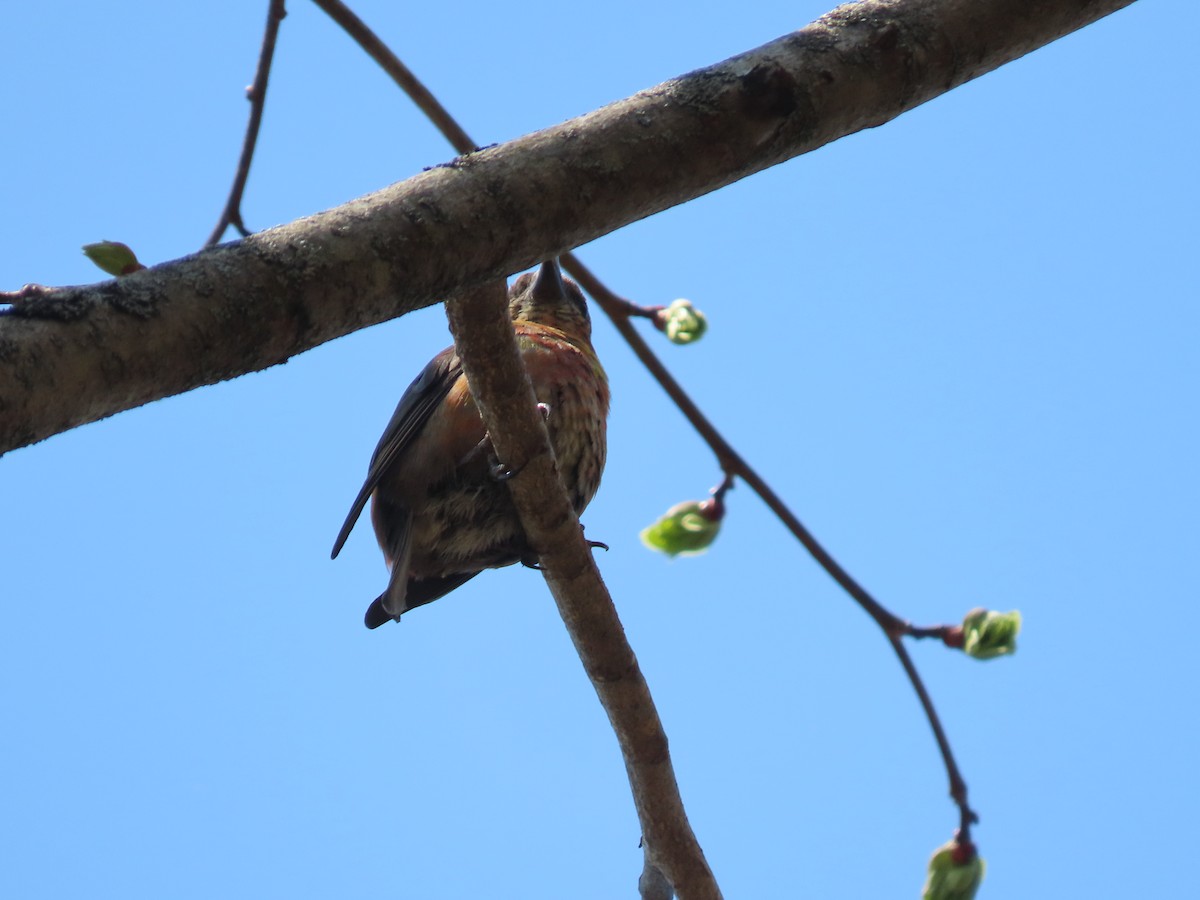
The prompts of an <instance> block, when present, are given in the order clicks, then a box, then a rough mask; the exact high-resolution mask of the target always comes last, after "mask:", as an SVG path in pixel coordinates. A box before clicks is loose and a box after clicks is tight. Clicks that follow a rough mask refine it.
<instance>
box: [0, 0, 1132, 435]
mask: <svg viewBox="0 0 1200 900" xmlns="http://www.w3.org/2000/svg"><path fill="white" fill-rule="evenodd" d="M1131 2H1132V0H1043V2H1041V3H1038V4H1036V5H1031V4H1029V3H1028V2H1026V0H865V2H861V3H853V4H848V5H846V6H842V7H839V8H838V9H836V10H834V11H833V12H831V13H829V14H827V15H826V16H824V17H822V18H821V19H819V20H818V21H816V22H814V23H813V24H811V25H809V26H808V27H806V28H804V29H802V30H801V31H798V32H795V33H794V34H790V35H787V36H786V37H783V38H780V39H779V40H777V41H774V42H772V43H770V44H767V45H765V46H763V47H760V48H759V49H757V50H753V51H751V52H749V53H746V54H743V55H741V56H737V57H734V58H733V59H730V60H727V61H726V62H724V63H721V64H719V65H716V66H712V67H710V68H707V69H701V70H699V71H696V72H692V73H690V74H688V75H685V76H682V77H680V78H677V79H674V80H671V81H668V82H665V83H664V84H661V85H659V86H658V87H655V88H651V89H650V90H647V91H643V92H641V93H638V94H635V95H634V96H633V97H630V98H628V99H626V100H622V101H619V102H617V103H614V104H612V105H610V106H607V107H605V108H603V109H601V110H598V111H596V112H593V113H589V114H588V115H585V116H581V117H580V118H577V119H573V120H571V121H568V122H565V123H563V124H562V125H558V126H556V127H554V128H549V129H546V130H545V131H540V132H537V133H535V134H532V135H527V136H526V137H523V138H519V139H518V140H515V141H512V142H510V143H508V144H504V145H502V146H499V147H494V148H490V149H487V150H483V151H480V152H477V153H472V154H469V155H467V156H464V157H460V158H459V159H458V160H456V161H454V162H453V163H451V164H450V165H448V166H445V167H439V168H435V169H433V170H431V171H428V172H424V173H422V174H421V175H418V176H416V177H415V178H411V179H409V180H407V181H404V182H401V183H399V184H396V185H393V186H392V187H389V188H386V189H385V190H382V191H379V192H377V193H375V194H372V195H370V196H368V197H365V198H362V199H360V200H357V201H354V202H352V203H349V204H346V205H344V206H341V207H338V208H336V209H334V210H330V211H328V212H325V213H321V214H319V215H316V216H312V217H310V218H307V219H303V220H301V221H299V222H295V223H292V224H290V225H286V226H282V227H279V228H275V229H271V230H270V231H267V232H264V233H262V234H259V235H253V236H251V237H249V238H246V239H245V240H242V241H239V242H236V243H234V244H230V245H224V246H221V247H216V248H213V249H212V250H208V251H204V252H202V253H200V254H197V255H195V256H192V257H188V258H185V259H182V260H178V261H176V262H173V263H168V264H165V265H162V266H157V267H154V268H151V269H148V270H146V271H144V272H139V273H137V274H135V275H130V276H127V277H125V278H122V279H121V280H119V281H115V282H105V283H102V284H99V285H93V286H88V287H76V288H64V289H60V290H53V291H38V290H32V291H25V292H20V293H18V294H12V295H8V296H7V297H5V296H2V295H0V302H10V303H13V304H14V306H13V310H12V312H11V313H10V314H9V315H6V316H3V317H0V452H4V451H7V450H9V449H12V448H14V447H19V446H23V445H25V444H29V443H33V442H35V441H38V440H41V439H43V438H45V437H48V436H49V435H51V434H55V433H57V432H60V431H64V430H66V429H68V428H72V427H75V426H77V425H82V424H84V423H86V422H91V421H95V420H96V419H101V418H104V417H105V416H109V415H112V414H113V413H115V412H119V411H121V410H124V409H129V408H131V407H134V406H139V405H141V404H143V403H147V402H149V401H151V400H155V399H158V398H160V397H166V396H170V395H172V394H177V393H181V392H183V391H186V390H190V389H192V388H195V387H199V386H200V385H204V384H211V383H213V382H216V381H221V380H223V379H226V378H231V377H234V376H236V375H240V374H244V373H246V372H251V371H257V370H259V369H263V368H266V367H268V366H271V365H275V364H277V363H280V362H283V361H285V360H286V359H288V358H289V357H291V356H292V355H294V354H296V353H300V352H302V351H304V350H307V349H310V348H312V347H314V346H316V345H318V344H321V343H323V342H325V341H328V340H331V339H333V338H335V337H340V336H341V335H344V334H347V333H349V332H351V331H353V330H356V329H358V328H363V327H365V326H367V325H372V324H376V323H378V322H382V321H384V320H386V319H389V318H392V317H394V316H397V315H401V314H403V313H405V312H408V311H410V310H412V309H414V308H417V307H420V306H426V305H429V304H430V303H433V302H435V301H437V300H439V299H443V298H444V297H445V296H447V295H448V294H451V293H454V292H455V291H457V290H460V289H462V288H467V287H471V286H473V285H478V284H480V283H482V282H483V281H486V280H489V279H494V278H499V277H501V276H504V275H507V274H510V273H512V272H514V271H517V270H519V269H522V268H525V267H527V266H529V265H531V264H532V263H534V262H536V261H537V260H539V259H543V258H545V257H547V256H550V255H554V254H557V253H559V252H561V251H563V250H566V249H570V248H572V247H576V246H579V245H580V244H583V243H586V242H588V241H591V240H594V239H595V238H597V237H600V236H601V235H604V234H607V233H608V232H610V231H613V230H614V229H617V228H620V227H621V226H623V225H627V224H629V223H630V222H633V221H636V220H638V219H641V218H643V217H645V216H648V215H652V214H653V213H655V212H659V211H660V210H663V209H666V208H668V207H670V206H674V205H676V204H679V203H684V202H686V201H688V200H691V199H693V198H695V197H698V196H700V195H702V194H705V193H708V192H709V191H713V190H716V189H717V188H719V187H722V186H724V185H726V184H729V183H730V182H733V181H736V180H738V179H739V178H744V177H745V176H747V175H750V174H752V173H754V172H757V171H760V170H762V169H764V168H767V167H768V166H772V165H775V164H777V163H780V162H783V161H784V160H786V159H790V158H791V157H793V156H797V155H799V154H801V153H804V152H807V151H809V150H813V149H816V148H817V147H820V146H822V145H824V144H826V143H828V142H830V141H832V140H835V139H837V138H839V137H842V136H843V135H846V134H851V133H853V132H855V131H859V130H861V129H863V128H868V127H872V126H875V125H880V124H882V123H884V122H886V121H888V120H889V119H891V118H894V117H895V116H897V115H899V114H900V113H902V112H904V111H906V110H908V109H911V108H913V107H914V106H917V105H919V104H921V103H924V102H925V101H927V100H930V99H932V98H933V97H936V96H938V95H940V94H942V93H944V92H945V91H947V90H949V89H951V88H953V87H955V86H957V85H959V84H962V83H963V82H965V81H968V80H969V79H971V78H975V77H978V76H979V75H982V74H984V73H985V72H988V71H990V70H992V69H994V68H996V67H997V66H999V65H1002V64H1003V63H1005V62H1007V61H1009V60H1011V59H1015V58H1016V57H1019V56H1021V55H1023V54H1025V53H1028V52H1029V51H1030V50H1033V49H1035V48H1037V47H1039V46H1041V45H1043V44H1045V43H1048V42H1050V41H1052V40H1054V39H1055V38H1057V37H1060V36H1061V35H1063V34H1065V33H1067V32H1069V31H1072V30H1074V29H1076V28H1080V27H1082V26H1084V25H1086V24H1088V23H1089V22H1092V21H1094V20H1095V19H1098V18H1100V17H1101V16H1103V15H1106V14H1107V13H1110V12H1112V11H1114V10H1116V9H1119V8H1121V7H1123V6H1127V5H1128V4H1129V3H1131Z"/></svg>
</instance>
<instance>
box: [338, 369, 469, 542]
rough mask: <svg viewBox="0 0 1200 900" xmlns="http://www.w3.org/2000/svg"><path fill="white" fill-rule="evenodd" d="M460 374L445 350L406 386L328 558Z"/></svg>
mask: <svg viewBox="0 0 1200 900" xmlns="http://www.w3.org/2000/svg"><path fill="white" fill-rule="evenodd" d="M461 374H462V363H461V362H460V361H459V358H458V354H456V353H455V352H454V348H453V347H448V348H446V349H445V350H443V351H442V352H441V353H439V354H438V355H437V356H435V357H434V358H433V359H432V360H430V362H429V365H427V366H426V367H425V368H424V369H423V370H421V374H420V375H418V376H417V377H416V379H415V380H414V381H413V383H412V384H410V385H409V386H408V390H406V391H405V392H404V396H403V397H401V398H400V402H399V403H398V404H396V411H395V412H394V413H392V418H391V421H389V422H388V424H387V428H385V429H384V431H383V437H381V438H380V439H379V445H378V446H377V447H376V448H375V453H374V454H373V455H372V456H371V465H370V466H369V467H368V469H367V480H366V481H364V482H363V486H362V489H361V490H360V491H359V492H358V496H357V497H355V498H354V503H353V504H352V505H351V506H350V513H349V514H348V515H347V516H346V521H345V523H344V524H343V525H342V530H341V531H339V532H338V536H337V540H336V541H334V542H333V553H332V554H331V558H333V559H336V558H337V555H338V553H340V552H341V549H342V545H343V544H345V543H346V538H347V537H349V536H350V531H351V529H352V528H354V523H355V522H357V521H358V517H359V516H360V515H361V514H362V511H363V507H364V506H366V505H367V498H368V497H370V496H371V493H372V492H373V491H374V490H375V488H376V487H377V486H378V485H379V480H380V479H381V478H383V476H384V474H385V473H386V472H387V470H388V469H389V468H390V467H391V465H392V464H393V463H394V462H395V461H396V460H397V459H398V458H399V456H400V454H401V453H403V452H404V450H405V448H406V447H408V445H409V444H411V443H412V441H413V439H414V438H415V437H416V436H417V435H418V434H420V433H421V429H422V428H423V427H424V426H425V423H426V422H428V421H429V417H430V416H431V415H433V411H434V410H435V409H437V407H438V404H440V403H441V402H442V401H443V400H444V399H445V398H446V395H447V394H448V393H450V389H451V388H452V387H453V386H454V382H455V381H457V380H458V377H459V376H460V375H461Z"/></svg>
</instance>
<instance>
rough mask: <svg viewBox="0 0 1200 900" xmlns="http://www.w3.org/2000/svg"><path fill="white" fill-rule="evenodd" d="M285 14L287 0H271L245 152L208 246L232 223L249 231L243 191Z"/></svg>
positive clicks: (252, 93) (250, 97) (252, 90)
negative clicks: (277, 38) (280, 24)
mask: <svg viewBox="0 0 1200 900" xmlns="http://www.w3.org/2000/svg"><path fill="white" fill-rule="evenodd" d="M286 15H287V10H286V9H285V8H284V0H269V3H268V6H267V26H266V28H265V29H264V30H263V40H262V49H260V50H259V53H258V68H257V69H255V71H254V81H253V83H252V84H251V85H250V87H249V88H248V89H247V90H246V99H247V100H249V101H250V121H249V122H247V123H246V136H245V138H243V139H242V155H241V157H240V158H239V159H238V165H237V171H236V172H235V173H234V176H233V187H232V188H230V190H229V197H228V199H227V200H226V201H225V208H224V209H223V210H221V218H220V219H218V220H217V224H216V225H215V226H214V227H213V230H212V234H210V235H209V236H208V240H206V241H205V242H204V246H205V247H211V246H212V245H213V244H215V243H217V242H218V241H219V240H221V237H222V235H224V234H225V229H227V228H228V227H229V226H230V225H232V226H233V227H234V228H236V229H237V230H238V233H239V234H241V236H242V237H245V236H246V235H248V234H249V233H250V232H249V231H248V230H247V228H246V226H245V224H244V223H243V222H242V195H243V194H244V193H245V191H246V180H247V179H248V178H249V177H250V163H251V162H253V161H254V147H255V145H256V144H257V143H258V129H259V126H261V125H262V117H263V108H264V107H265V106H266V103H267V82H268V81H269V80H270V77H271V61H272V60H273V59H274V57H275V38H276V37H277V36H278V34H279V23H280V22H282V21H283V19H284V17H285V16H286Z"/></svg>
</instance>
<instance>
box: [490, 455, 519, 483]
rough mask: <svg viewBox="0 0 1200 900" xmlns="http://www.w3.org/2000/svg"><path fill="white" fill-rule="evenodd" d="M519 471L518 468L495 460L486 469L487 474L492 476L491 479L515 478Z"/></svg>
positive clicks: (506, 479)
mask: <svg viewBox="0 0 1200 900" xmlns="http://www.w3.org/2000/svg"><path fill="white" fill-rule="evenodd" d="M520 471H521V470H520V469H513V468H510V467H509V466H508V465H507V464H505V463H502V462H500V461H499V460H497V461H496V462H494V463H492V465H491V468H490V469H488V474H489V475H490V476H491V477H492V481H508V480H509V479H511V478H515V477H516V476H517V474H518V473H519V472H520Z"/></svg>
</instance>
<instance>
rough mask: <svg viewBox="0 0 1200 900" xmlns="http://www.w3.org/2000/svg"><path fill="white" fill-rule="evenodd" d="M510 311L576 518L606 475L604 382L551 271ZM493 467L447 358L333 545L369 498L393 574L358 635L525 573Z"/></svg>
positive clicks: (530, 284) (516, 289)
mask: <svg viewBox="0 0 1200 900" xmlns="http://www.w3.org/2000/svg"><path fill="white" fill-rule="evenodd" d="M508 298H509V299H508V309H509V314H510V315H511V317H512V321H513V328H514V330H515V331H516V333H517V344H518V346H519V348H520V351H521V356H522V358H523V359H524V362H525V368H526V370H527V371H528V372H529V377H530V380H531V381H532V382H533V389H534V393H535V394H536V396H537V400H538V407H539V409H541V411H542V413H543V415H544V416H545V417H546V428H547V430H548V431H549V433H550V443H551V445H552V446H553V447H554V455H555V457H556V459H557V461H558V470H559V472H560V473H561V475H562V479H563V483H564V484H565V485H566V488H567V493H568V494H569V495H570V497H571V503H572V504H573V505H574V507H575V512H576V513H581V512H583V510H584V508H585V507H586V506H587V505H588V503H589V502H590V501H591V499H592V497H593V496H595V494H596V489H597V488H598V487H599V485H600V474H601V472H602V471H603V470H604V457H605V449H606V444H605V432H606V420H607V417H608V397H609V394H608V381H607V379H606V378H605V375H604V370H603V369H602V368H601V367H600V361H599V360H598V359H597V358H596V352H595V350H593V349H592V342H591V337H592V323H591V319H590V318H589V316H588V310H587V301H586V300H584V297H583V292H582V291H580V290H579V286H578V285H577V284H575V282H573V281H571V280H569V279H564V278H563V277H562V275H561V273H560V272H559V270H558V263H557V261H555V260H551V261H549V262H546V263H543V264H542V267H541V268H540V269H539V270H538V273H537V275H536V277H535V276H534V275H533V274H530V273H526V274H524V275H522V276H521V277H520V278H518V279H517V280H516V281H515V282H513V285H512V287H511V288H510V289H509V293H508ZM502 463H503V461H501V460H497V459H496V457H495V452H494V450H493V449H492V445H491V440H490V439H489V438H488V436H487V432H486V431H485V429H484V426H483V421H482V419H480V417H479V411H478V410H477V409H476V407H475V402H474V400H473V399H472V398H471V392H470V390H469V389H468V387H467V377H466V376H465V375H464V374H463V370H462V363H461V362H460V360H459V358H458V354H456V353H455V352H454V348H453V347H447V348H446V349H445V350H443V351H442V352H441V353H439V354H438V355H437V356H435V357H434V358H433V359H432V360H431V361H430V362H429V365H427V366H426V367H425V369H424V370H423V371H422V372H421V374H420V375H418V376H417V378H416V380H415V381H414V382H413V383H412V384H411V385H409V387H408V390H406V391H405V392H404V396H403V397H401V398H400V403H399V404H398V405H397V406H396V411H395V412H394V413H393V414H392V419H391V421H390V422H388V425H387V428H386V429H385V430H384V432H383V437H382V438H380V439H379V445H378V446H377V447H376V448H375V453H374V455H373V456H372V457H371V464H370V466H369V467H368V469H367V480H366V481H365V482H364V483H363V486H362V490H360V491H359V492H358V496H357V497H356V498H355V499H354V504H353V505H352V506H351V507H350V514H349V515H348V516H347V517H346V522H345V524H344V525H343V526H342V530H341V532H340V533H339V534H338V536H337V540H336V541H335V542H334V545H333V556H334V557H335V558H336V557H337V555H338V552H339V551H340V550H341V549H342V545H343V544H344V543H345V542H346V538H347V537H348V536H349V534H350V530H351V529H352V528H353V527H354V524H355V522H356V521H358V517H359V515H360V514H361V513H362V510H363V507H364V506H365V505H366V502H367V498H368V497H370V498H371V499H372V504H371V521H372V522H373V524H374V525H375V535H376V537H377V538H378V540H379V546H380V548H381V549H382V550H383V555H384V558H385V560H386V561H387V564H388V566H389V567H390V568H391V579H390V580H389V582H388V586H387V590H385V591H384V592H383V593H382V594H381V595H380V596H379V597H377V598H376V599H375V601H374V602H372V603H371V605H370V607H369V608H368V609H367V614H366V624H367V627H368V628H377V627H378V626H380V625H382V624H383V623H384V622H386V621H388V620H389V619H395V620H397V621H399V619H400V615H401V613H404V612H407V611H408V610H410V609H413V608H415V607H417V606H421V605H422V604H425V603H429V602H430V601H432V600H436V599H438V598H439V597H442V596H444V595H445V594H448V593H449V592H450V591H452V590H454V589H455V588H456V587H458V586H459V585H461V584H463V583H464V582H466V581H468V580H469V579H471V578H474V577H475V576H476V575H478V574H479V573H480V572H481V571H482V570H484V569H494V568H499V567H500V566H509V565H512V564H513V563H516V562H525V563H527V564H533V563H534V562H536V555H535V554H533V552H532V551H531V550H530V548H529V546H528V543H527V541H526V539H525V533H524V531H523V530H522V528H521V522H520V520H519V519H518V517H517V511H516V509H515V507H514V506H513V503H512V499H511V497H510V496H509V492H508V486H507V485H505V484H504V483H503V482H504V478H505V472H504V468H503V465H502Z"/></svg>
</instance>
